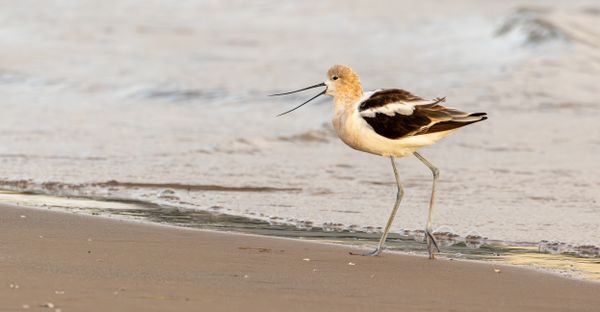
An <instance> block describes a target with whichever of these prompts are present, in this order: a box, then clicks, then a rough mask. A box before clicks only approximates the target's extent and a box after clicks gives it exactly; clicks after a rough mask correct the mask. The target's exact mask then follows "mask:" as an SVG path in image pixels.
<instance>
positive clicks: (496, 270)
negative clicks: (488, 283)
mask: <svg viewBox="0 0 600 312" xmlns="http://www.w3.org/2000/svg"><path fill="white" fill-rule="evenodd" d="M494 272H496V273H500V272H502V271H500V269H494Z"/></svg>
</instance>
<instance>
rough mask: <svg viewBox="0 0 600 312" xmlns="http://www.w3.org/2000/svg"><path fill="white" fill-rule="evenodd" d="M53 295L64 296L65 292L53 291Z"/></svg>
mask: <svg viewBox="0 0 600 312" xmlns="http://www.w3.org/2000/svg"><path fill="white" fill-rule="evenodd" d="M54 293H55V294H57V295H64V294H65V292H64V291H63V290H55V291H54Z"/></svg>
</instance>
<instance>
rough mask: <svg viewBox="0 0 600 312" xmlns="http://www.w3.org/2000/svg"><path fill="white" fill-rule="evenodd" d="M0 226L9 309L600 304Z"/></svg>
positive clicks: (417, 267) (252, 240)
mask: <svg viewBox="0 0 600 312" xmlns="http://www.w3.org/2000/svg"><path fill="white" fill-rule="evenodd" d="M22 216H24V217H22ZM0 223H1V224H0V225H1V226H0V243H1V245H0V252H1V253H0V280H1V284H0V286H3V287H0V289H1V291H0V302H2V305H3V306H2V307H1V308H2V309H7V310H9V311H10V310H15V311H16V310H22V306H23V305H28V306H30V307H31V308H35V307H39V306H40V305H43V304H48V303H52V305H53V306H54V307H56V308H60V309H61V310H62V311H73V310H86V311H100V310H103V311H104V310H106V309H107V308H109V310H112V311H128V310H132V309H136V308H142V307H144V308H146V309H145V310H147V311H152V309H147V307H148V306H149V305H151V306H152V307H153V308H154V309H155V310H156V311H170V310H173V311H175V310H182V309H193V308H196V309H198V308H199V307H202V308H206V309H210V310H212V311H227V310H235V309H238V310H239V309H244V310H248V311H259V310H261V311H278V310H281V309H286V310H293V311H295V310H298V311H300V310H307V309H313V310H327V311H342V310H344V311H348V310H350V311H361V310H364V309H367V308H369V309H372V308H375V309H379V310H384V311H387V310H402V309H407V310H413V309H419V310H423V309H425V310H428V309H431V310H433V309H435V310H441V311H448V310H453V309H454V310H456V309H458V310H462V311H477V310H488V311H506V310H514V311H542V310H547V309H560V307H564V308H566V307H568V308H569V309H571V310H576V311H591V310H592V309H593V308H594V307H595V306H597V305H598V304H600V298H598V297H597V296H596V295H595V294H597V293H598V292H599V291H600V284H598V283H593V282H586V281H579V280H574V279H567V278H564V277H560V276H557V275H555V274H548V273H545V272H538V271H534V270H528V269H525V268H518V267H512V266H504V265H494V264H489V263H476V262H472V261H452V260H447V259H442V260H437V261H429V260H427V259H426V258H425V257H420V256H410V255H398V254H394V253H385V254H384V255H383V256H381V257H356V256H350V255H348V250H349V248H348V247H347V246H340V245H335V244H323V243H317V242H311V241H301V240H294V239H286V238H284V239H281V238H273V237H264V236H259V235H247V234H237V233H220V232H213V231H196V230H191V229H177V228H173V227H164V226H156V225H153V224H142V223H139V222H131V221H123V220H116V219H112V220H111V219H110V218H95V217H93V216H87V215H81V214H68V213H63V212H56V211H44V210H42V209H38V208H27V207H23V206H12V205H5V204H0ZM307 259H309V260H307ZM495 269H499V270H500V272H496V271H495ZM407 281H410V282H409V283H407ZM2 284H4V285H2ZM11 285H12V288H11ZM15 285H18V288H17V289H15V288H14V287H15ZM556 294H560V295H556Z"/></svg>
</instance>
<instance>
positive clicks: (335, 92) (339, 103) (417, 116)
mask: <svg viewBox="0 0 600 312" xmlns="http://www.w3.org/2000/svg"><path fill="white" fill-rule="evenodd" d="M319 87H324V88H325V89H323V90H322V91H321V92H320V93H319V94H317V95H315V96H314V97H312V98H310V99H308V100H307V101H305V102H303V103H302V104H300V105H298V106H296V107H294V108H292V109H290V110H288V111H285V112H283V113H281V114H279V115H277V116H283V115H285V114H288V113H290V112H292V111H295V110H296V109H298V108H300V107H302V106H304V105H305V104H307V103H309V102H310V101H312V100H314V99H316V98H317V97H319V96H321V95H329V96H332V97H333V104H334V114H333V119H332V123H333V128H334V129H335V132H336V134H337V136H338V137H339V138H340V139H341V140H342V141H343V142H344V143H345V144H346V145H348V146H349V147H351V148H353V149H355V150H358V151H362V152H366V153H370V154H374V155H378V156H383V157H388V158H389V159H390V160H391V165H392V169H393V172H394V177H395V180H396V185H397V193H396V201H395V203H394V206H393V208H392V211H391V214H390V216H389V218H388V220H387V223H386V225H385V227H384V230H383V233H382V234H381V237H380V239H379V243H378V245H377V247H376V248H375V250H373V251H371V252H367V253H352V252H351V254H353V255H357V254H358V255H363V256H378V255H380V254H381V253H382V251H383V250H384V248H385V242H386V239H387V236H388V234H389V231H390V228H391V226H392V223H393V221H394V218H395V216H396V212H397V211H398V207H399V206H400V202H401V201H402V197H403V196H404V188H403V187H402V183H401V182H400V177H399V175H398V169H397V168H396V160H395V159H396V158H400V157H405V156H410V155H414V156H415V157H416V158H417V159H418V160H420V161H421V162H422V163H423V164H424V165H425V166H427V167H428V168H429V170H431V173H432V176H433V179H432V180H433V182H432V187H431V197H430V200H429V210H428V214H427V223H426V225H425V238H424V240H425V241H426V243H427V252H428V255H429V259H435V253H436V252H437V253H439V252H440V249H439V247H438V244H437V242H436V240H435V238H434V236H433V232H432V213H433V209H434V206H435V197H436V186H437V182H438V179H439V172H440V171H439V169H438V168H437V167H436V166H434V165H433V164H432V163H431V162H430V161H428V160H427V159H426V158H425V157H423V156H422V155H421V154H420V153H419V152H418V150H419V149H420V148H422V147H426V146H429V145H432V144H434V143H436V142H437V141H439V140H440V139H442V138H444V137H446V136H448V135H450V134H452V133H453V132H455V131H456V130H458V128H461V127H464V126H466V125H470V124H472V123H476V122H480V121H483V120H486V119H487V113H483V112H479V113H466V112H463V111H460V110H457V109H454V108H448V107H445V106H443V105H442V104H441V103H444V102H445V101H446V98H445V97H437V98H434V99H424V98H421V97H419V96H416V95H413V94H412V93H410V92H408V91H406V90H403V89H377V90H373V91H364V90H363V88H362V84H361V82H360V79H359V76H358V74H357V73H356V72H355V71H354V70H352V69H351V68H350V67H348V66H346V65H334V66H333V67H331V68H330V69H329V70H328V71H327V77H326V80H325V81H324V82H322V83H319V84H316V85H312V86H309V87H306V88H302V89H298V90H294V91H289V92H283V93H275V94H271V96H282V95H289V94H293V93H297V92H302V91H305V90H309V89H313V88H319Z"/></svg>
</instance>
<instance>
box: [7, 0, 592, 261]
mask: <svg viewBox="0 0 600 312" xmlns="http://www.w3.org/2000/svg"><path fill="white" fill-rule="evenodd" d="M0 7H1V8H2V9H1V10H0V45H1V46H2V49H0V95H1V100H0V188H3V189H9V190H16V191H29V192H32V191H33V192H38V193H45V194H51V195H60V196H81V197H90V198H100V199H126V200H141V201H144V202H149V203H154V204H161V205H168V206H171V207H181V208H182V209H191V210H199V211H210V212H211V213H217V214H218V213H224V214H227V215H232V216H240V217H247V218H251V219H253V220H262V221H265V222H267V224H288V225H292V226H297V227H299V228H304V229H310V228H313V227H314V228H320V229H326V230H328V231H352V232H354V231H358V232H365V233H376V232H378V231H379V229H380V227H381V226H382V225H383V224H384V223H385V221H386V219H387V217H388V214H389V211H390V209H391V206H392V204H393V201H394V196H395V186H394V180H393V175H392V173H391V169H390V168H389V161H388V160H386V159H384V158H381V157H375V156H373V155H368V154H363V153H359V152H356V151H353V150H351V149H349V148H348V147H346V146H344V145H343V143H341V141H339V140H338V139H337V138H336V137H335V134H334V133H333V132H332V129H331V126H330V118H331V116H332V104H331V100H330V99H327V100H325V99H322V100H320V101H319V102H317V103H314V104H312V105H309V106H306V107H304V108H303V109H302V110H299V111H297V112H295V113H294V114H290V115H286V116H283V117H279V118H275V117H274V116H275V115H276V114H278V113H281V112H283V111H285V110H287V109H289V108H291V107H293V106H294V105H297V104H299V103H300V101H302V100H304V99H307V98H308V97H309V96H311V95H312V94H300V95H294V96H290V97H286V98H276V99H274V98H269V97H267V96H266V95H267V94H270V93H273V92H277V91H283V90H290V89H294V88H300V87H304V86H307V85H310V84H315V83H319V82H321V81H323V79H324V77H325V72H326V70H327V69H328V68H329V67H330V66H331V65H333V64H337V63H342V64H347V65H349V66H352V67H353V68H354V69H355V70H356V71H357V72H358V73H359V74H360V75H361V79H362V82H363V85H364V87H365V88H366V89H376V88H384V87H398V88H403V89H407V90H410V91H412V92H414V93H415V94H417V95H420V96H422V97H425V98H434V97H438V96H446V97H447V103H446V104H447V105H448V106H451V107H456V108H459V109H461V110H465V111H485V112H487V113H488V114H489V116H490V118H489V119H488V120H487V121H486V122H484V123H479V124H477V125H474V126H471V127H468V128H465V129H461V131H458V132H457V133H456V134H454V135H453V136H451V137H449V138H447V139H445V140H443V141H442V142H440V143H438V144H436V145H435V146H433V147H429V148H426V149H424V150H423V151H422V153H423V154H424V155H425V156H426V157H428V159H430V160H431V161H432V162H433V163H434V164H436V165H437V166H438V167H439V168H440V170H441V181H440V184H439V191H438V194H439V196H438V206H437V208H436V211H435V212H434V229H435V230H436V231H437V232H438V233H445V234H444V235H448V234H451V235H459V236H460V237H463V238H464V237H487V238H489V239H493V240H500V241H511V242H534V243H537V242H540V241H550V242H557V243H558V244H563V245H564V244H567V245H572V246H579V247H581V246H588V247H590V245H591V248H592V250H595V251H594V252H595V253H596V255H598V253H600V251H599V250H598V248H597V247H596V246H600V229H599V226H600V203H599V200H600V191H599V190H600V166H599V165H598V160H599V159H600V158H599V156H598V155H600V124H599V123H598V121H597V120H598V118H599V117H600V106H599V105H598V100H597V98H598V95H599V94H600V92H599V88H598V85H599V82H600V3H598V2H597V1H558V0H556V1H552V0H549V1H502V2H500V1H494V2H491V1H490V2H485V3H484V2H481V1H474V0H461V1H452V2H444V1H434V0H427V1H423V0H421V1H377V2H368V1H352V2H349V1H342V0H328V1H252V2H247V1H199V0H198V1H196V0H194V1H192V0H179V1H166V0H155V1H147V0H146V1H142V0H121V1H113V0H107V1H92V0H88V1H66V0H63V1H43V2H39V1H18V2H17V1H0ZM398 164H399V170H400V175H401V177H402V180H403V182H404V184H405V187H406V196H405V198H404V201H403V202H402V205H401V208H400V210H399V213H398V216H397V219H396V222H395V224H394V227H393V231H394V232H395V233H406V231H419V230H421V229H423V228H424V225H425V219H426V210H427V201H428V195H429V191H430V183H431V177H430V172H429V171H428V169H427V168H426V167H424V166H422V165H421V164H420V163H419V162H418V161H417V160H415V159H413V158H405V159H401V160H399V161H398ZM594 248H595V249H594ZM592 253H593V252H592Z"/></svg>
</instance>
